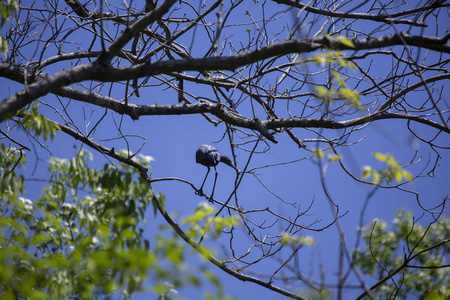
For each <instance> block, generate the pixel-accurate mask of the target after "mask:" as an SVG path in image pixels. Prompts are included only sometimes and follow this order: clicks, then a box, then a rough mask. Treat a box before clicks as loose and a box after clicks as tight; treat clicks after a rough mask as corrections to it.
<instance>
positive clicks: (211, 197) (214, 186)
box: [209, 166, 218, 202]
mask: <svg viewBox="0 0 450 300" xmlns="http://www.w3.org/2000/svg"><path fill="white" fill-rule="evenodd" d="M214 171H216V176H215V177H214V184H213V189H212V193H211V196H210V197H209V202H213V196H214V190H215V189H216V181H217V175H218V173H217V169H216V166H214Z"/></svg>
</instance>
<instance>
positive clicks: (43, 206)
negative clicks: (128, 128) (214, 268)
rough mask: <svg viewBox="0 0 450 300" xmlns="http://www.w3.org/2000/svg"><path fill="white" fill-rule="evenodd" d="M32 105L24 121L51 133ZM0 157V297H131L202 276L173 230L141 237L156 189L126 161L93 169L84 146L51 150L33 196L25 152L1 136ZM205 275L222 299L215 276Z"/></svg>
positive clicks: (164, 291) (170, 289)
mask: <svg viewBox="0 0 450 300" xmlns="http://www.w3.org/2000/svg"><path fill="white" fill-rule="evenodd" d="M30 110H31V112H30V113H29V114H27V115H25V117H24V119H26V121H25V120H24V122H23V124H24V126H25V127H27V128H28V129H30V130H32V131H34V132H36V133H37V134H39V135H41V136H43V137H44V139H47V138H48V137H53V136H54V130H55V128H54V127H52V125H51V124H41V123H40V122H41V121H42V122H44V123H45V120H46V119H45V118H44V119H42V115H40V114H39V113H37V111H34V107H32V108H31V109H30ZM30 120H34V121H30ZM0 159H1V164H0V187H1V188H0V200H1V202H0V205H1V206H0V296H1V297H3V298H15V297H19V298H27V299H42V298H53V297H54V298H55V299H63V298H72V297H79V298H83V299H87V298H97V297H98V296H100V295H105V296H107V297H109V296H112V295H117V294H118V295H120V296H121V297H124V298H128V297H131V296H132V295H133V294H134V293H135V292H137V291H145V290H148V289H151V290H152V291H153V292H155V293H158V294H160V295H162V296H164V297H170V296H171V295H173V294H176V290H177V289H178V288H179V287H181V286H183V285H186V284H187V285H194V286H198V285H200V284H201V283H202V279H201V276H200V274H201V273H198V272H194V271H193V270H192V269H186V256H187V254H188V253H187V251H186V249H185V245H184V243H182V242H181V241H180V239H179V238H178V237H177V236H176V235H173V234H172V235H167V234H166V233H165V232H164V230H161V231H158V232H157V233H156V234H155V241H154V243H151V241H149V240H148V239H146V238H144V237H143V232H144V228H143V225H144V224H145V222H146V218H145V216H146V212H147V208H148V205H149V203H150V201H151V200H152V198H153V197H154V195H153V194H151V193H150V192H149V191H150V189H149V188H148V184H147V182H146V181H144V180H143V179H142V178H141V177H137V173H136V171H135V170H134V169H133V168H132V167H130V166H129V165H126V164H122V163H120V164H116V165H114V164H105V166H104V167H103V169H101V170H96V169H93V168H90V167H89V164H88V163H89V160H92V159H93V155H92V154H91V153H89V152H87V151H84V150H80V151H79V152H78V153H77V154H76V156H75V157H74V158H72V159H58V158H56V157H51V158H50V160H49V162H48V165H49V167H48V172H49V179H48V183H47V185H46V186H45V188H44V190H43V192H42V196H40V197H38V198H36V199H34V200H30V199H27V198H26V197H24V194H25V193H26V188H25V180H24V177H23V176H22V175H20V172H21V169H22V168H23V167H25V165H26V159H25V155H24V153H22V151H19V150H17V149H14V148H8V147H7V146H5V144H3V143H1V144H0ZM136 160H137V161H138V162H141V163H144V164H146V163H148V162H150V161H151V159H150V158H149V157H144V156H143V157H141V156H137V157H136ZM33 195H35V193H33ZM203 275H204V276H205V277H204V278H205V279H206V280H207V281H210V282H213V283H214V285H216V287H217V289H218V291H219V295H218V297H219V298H221V299H222V298H223V299H224V298H225V296H224V294H223V291H222V290H221V285H220V284H219V283H218V281H217V279H216V278H215V277H214V276H213V275H211V274H210V273H209V272H206V273H205V272H203ZM149 279H150V280H151V282H150V283H149V282H148V281H149ZM169 282H170V283H169ZM208 293H209V294H208V295H212V294H211V293H210V292H208Z"/></svg>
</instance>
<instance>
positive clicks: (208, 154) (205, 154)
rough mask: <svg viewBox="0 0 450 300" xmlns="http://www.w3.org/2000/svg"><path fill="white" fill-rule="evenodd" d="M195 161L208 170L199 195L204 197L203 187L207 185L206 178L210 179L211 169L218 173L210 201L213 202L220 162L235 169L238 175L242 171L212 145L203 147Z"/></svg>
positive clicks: (196, 154)
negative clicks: (217, 167)
mask: <svg viewBox="0 0 450 300" xmlns="http://www.w3.org/2000/svg"><path fill="white" fill-rule="evenodd" d="M195 161H196V162H197V163H198V164H201V165H203V166H205V167H207V168H208V171H207V172H206V176H205V179H204V180H203V183H202V186H201V187H200V189H199V190H198V191H197V192H196V194H197V195H203V185H204V184H205V181H206V178H208V174H209V171H210V170H211V167H213V168H214V171H215V172H216V175H215V178H214V185H213V189H212V193H211V196H210V197H209V201H212V198H213V196H214V189H215V187H216V181H217V175H218V173H217V169H216V166H217V165H218V164H219V162H222V163H224V164H226V165H228V166H230V167H232V168H233V169H235V170H236V171H237V172H238V173H241V171H239V170H238V168H236V167H235V166H234V165H233V163H232V162H231V159H230V158H229V157H228V156H226V155H221V154H220V153H219V151H218V150H217V149H216V148H215V147H213V146H211V145H206V144H205V145H201V146H200V147H199V148H198V149H197V152H196V153H195Z"/></svg>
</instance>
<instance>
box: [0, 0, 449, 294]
mask: <svg viewBox="0 0 450 300" xmlns="http://www.w3.org/2000/svg"><path fill="white" fill-rule="evenodd" d="M249 3H250V1H249ZM251 3H252V4H251V5H252V7H250V6H249V9H250V10H251V12H252V14H253V17H255V18H258V13H259V12H258V10H257V9H255V6H254V4H253V2H251ZM249 5H250V4H249ZM271 5H274V7H276V6H275V4H271ZM233 17H235V18H238V17H239V16H233ZM241 18H243V16H241ZM246 20H247V19H246ZM210 21H214V20H210ZM446 22H447V24H448V20H447V21H446ZM228 30H229V31H228V33H229V32H231V31H232V30H234V35H233V37H232V38H233V39H235V40H238V39H241V38H242V39H243V40H244V42H245V33H244V34H242V33H239V31H237V30H236V29H234V28H230V29H228ZM239 30H241V31H243V30H244V29H242V28H239ZM78 38H80V41H81V40H82V37H78ZM198 40H201V38H199V39H198ZM181 41H183V40H181ZM181 41H180V42H181ZM185 42H186V41H185ZM186 43H187V44H188V45H189V42H186ZM203 48H204V46H203V45H202V44H201V43H197V44H196V45H195V46H194V50H193V51H194V54H195V53H197V52H198V53H203V52H204V49H203ZM202 50H203V52H202ZM431 55H434V54H431ZM388 67H390V64H388ZM385 69H386V66H384V65H374V66H373V69H372V72H383V71H385ZM47 71H48V72H50V73H51V72H54V71H55V69H48V70H47ZM318 80H319V79H318ZM155 83H156V81H155ZM1 85H2V87H4V88H2V89H1V90H0V96H1V98H2V99H3V98H5V97H6V96H8V95H9V94H11V93H14V91H16V90H17V85H15V84H13V83H11V82H8V81H5V80H4V79H2V84H1ZM447 89H448V87H447ZM185 90H186V91H191V92H192V93H202V94H203V95H205V96H206V97H211V98H214V95H213V93H212V91H211V90H210V89H205V88H203V87H200V86H197V85H195V84H188V83H185ZM105 91H106V89H105ZM447 92H448V91H447ZM140 93H141V97H140V98H139V99H136V98H135V99H131V100H130V102H133V103H136V104H153V103H158V104H175V103H177V94H176V93H175V92H173V91H171V90H163V89H162V88H161V87H153V88H144V89H141V90H140ZM122 95H123V93H119V92H118V93H117V96H116V97H117V98H119V99H120V98H122ZM113 96H114V95H113ZM410 97H417V101H421V97H423V94H422V93H417V94H414V95H411V96H410ZM45 99H46V101H47V100H48V102H49V103H51V104H52V105H55V106H58V105H59V103H58V101H57V100H56V99H55V98H54V97H53V96H49V97H46V98H45ZM62 101H63V102H65V101H68V100H67V99H62ZM414 101H415V100H414ZM244 105H245V104H244ZM41 109H42V112H44V113H47V116H48V118H50V119H52V120H56V121H61V119H60V118H59V117H58V116H57V115H56V114H54V112H53V111H52V110H51V109H48V108H45V107H42V106H41ZM70 109H71V111H72V113H71V116H72V117H73V119H74V121H75V122H78V125H79V126H81V127H83V125H82V124H84V120H85V118H87V119H90V124H89V125H88V128H91V127H92V125H93V124H95V123H96V121H97V120H98V119H99V118H100V117H101V116H102V115H103V113H104V109H101V108H98V107H95V106H93V105H86V108H85V109H84V110H83V109H82V105H80V104H79V103H75V101H72V103H71V105H70ZM250 109H251V108H250V105H248V103H247V107H245V108H244V109H243V110H242V111H241V113H243V114H245V113H247V116H248V117H251V110H250ZM121 118H122V117H121V116H119V115H117V114H113V113H112V112H108V115H107V117H106V118H105V119H104V120H103V121H102V124H101V125H100V126H99V127H98V129H97V130H96V132H95V138H96V139H97V141H99V140H100V141H101V143H102V144H103V145H105V146H106V147H110V148H112V147H114V148H115V149H124V148H125V147H126V144H125V143H124V142H123V140H119V139H116V138H117V137H118V133H117V129H116V125H115V123H116V124H118V123H120V122H121ZM114 120H115V122H114ZM3 126H4V124H0V127H1V128H2V130H3V129H4V128H3ZM413 127H414V128H417V130H418V131H420V133H421V134H422V135H425V136H429V137H431V136H433V134H434V133H435V131H434V130H431V129H427V128H424V127H423V126H418V125H417V124H413ZM88 131H89V129H88ZM121 131H122V132H123V133H124V134H127V135H129V136H128V137H127V141H128V142H129V146H130V149H132V150H133V151H136V150H137V149H139V148H140V147H141V145H142V143H143V142H144V141H143V139H142V138H140V137H144V138H145V139H146V141H145V145H144V146H143V148H142V150H141V152H140V153H142V154H145V155H150V156H152V157H153V158H154V159H155V160H154V161H153V162H152V170H151V171H152V178H153V179H156V178H165V177H177V178H181V179H184V180H187V181H190V182H192V183H193V184H195V186H196V187H197V188H198V187H200V185H201V183H202V181H203V178H204V176H205V173H206V168H205V167H203V166H201V165H198V164H196V163H195V151H196V150H197V148H198V147H199V146H200V145H202V144H211V145H214V146H215V147H216V148H217V149H218V150H219V151H220V152H221V153H222V154H226V155H230V154H231V150H230V146H229V143H228V137H227V136H225V138H224V134H225V131H226V128H225V125H224V124H223V123H221V124H220V125H218V126H217V127H215V126H214V125H212V124H211V123H209V122H208V121H207V120H206V119H205V118H204V117H203V116H201V115H186V116H184V115H181V116H148V117H146V116H144V117H141V118H140V119H139V120H138V121H133V120H131V119H130V118H129V117H126V116H125V117H123V120H122V123H121ZM294 132H295V133H296V134H297V136H298V137H299V138H315V137H316V136H315V135H314V134H312V133H311V132H308V131H306V130H303V129H295V130H294ZM340 133H341V132H338V133H336V134H335V136H337V135H339V134H340ZM14 134H15V136H14V137H15V138H16V139H17V140H18V141H20V142H21V143H24V144H26V145H30V144H31V143H32V141H31V140H30V139H29V138H27V137H26V136H25V135H24V134H23V133H21V132H19V131H16V132H15V133H14ZM134 135H135V136H134ZM138 136H140V137H138ZM331 136H333V135H331ZM275 138H276V139H277V141H278V144H273V143H271V142H267V143H268V144H269V146H270V149H269V150H268V151H267V153H264V154H255V155H254V156H253V157H252V159H251V161H250V162H249V166H248V169H250V170H251V169H254V168H258V167H262V166H266V165H274V166H272V167H267V168H263V169H258V170H257V171H255V172H257V173H258V174H260V175H258V176H259V179H260V180H261V181H262V182H263V183H264V184H265V185H266V186H267V187H268V188H269V189H270V190H271V191H272V192H273V193H275V194H276V195H278V196H279V197H281V198H282V199H283V200H285V201H287V202H295V203H297V205H299V207H300V210H304V209H306V208H307V207H308V206H309V205H310V204H311V202H312V201H313V202H314V203H313V205H312V206H311V209H310V210H309V212H308V216H304V217H302V219H301V222H300V223H303V224H305V225H308V224H310V223H312V222H313V221H315V220H320V223H318V224H317V225H314V226H313V227H320V226H323V225H325V224H327V223H328V222H330V221H331V220H332V219H333V217H332V213H331V210H330V206H329V203H328V201H327V200H326V197H325V195H324V192H323V189H322V186H321V181H320V176H319V169H318V166H317V164H316V161H315V160H314V159H311V156H312V154H311V152H308V151H305V150H304V149H299V148H298V147H297V146H296V144H294V143H293V142H292V141H291V140H290V139H289V137H288V136H287V135H286V134H285V133H283V134H282V135H279V136H275ZM107 139H111V140H107ZM359 139H362V141H361V142H359V143H358V144H356V145H354V146H351V147H347V148H340V149H339V151H340V154H341V155H342V158H343V162H344V164H345V165H346V167H348V169H349V170H350V171H351V172H353V173H354V174H355V175H357V176H360V175H361V173H362V167H363V166H364V165H370V166H372V167H374V168H381V167H382V164H381V163H380V162H378V161H377V160H376V159H374V158H373V156H372V154H371V153H372V152H374V151H375V152H382V153H390V154H393V155H394V156H395V157H396V158H397V159H398V161H399V163H400V164H401V165H404V164H407V163H409V162H410V160H411V159H413V158H414V156H415V153H416V150H418V151H420V152H419V153H420V154H419V155H420V159H419V157H416V158H415V159H414V161H418V162H417V164H414V165H411V166H410V167H408V168H407V170H408V171H410V172H411V173H412V174H413V175H415V174H418V173H419V172H420V170H422V169H423V168H424V167H425V166H426V164H427V162H428V161H429V163H430V164H433V163H434V158H435V153H434V152H433V151H432V150H431V149H430V148H429V147H428V146H426V145H425V144H423V143H421V142H420V141H419V140H418V139H416V138H415V137H413V135H412V134H411V133H409V132H408V131H407V129H406V122H405V121H393V120H386V121H381V122H376V123H373V124H370V125H369V126H368V127H367V128H366V129H364V130H362V131H359V132H356V133H355V134H354V136H353V137H352V139H351V141H352V142H355V141H357V140H359ZM440 139H441V142H443V143H444V144H445V142H447V146H448V136H443V137H441V138H440ZM102 140H103V141H102ZM236 142H237V143H239V142H240V141H239V140H238V139H236ZM253 145H254V144H248V145H245V146H244V147H245V148H246V149H252V147H253ZM35 147H36V148H35V150H34V149H33V151H32V152H31V153H28V161H29V163H28V165H27V170H26V173H25V176H26V178H36V177H37V178H44V177H45V168H46V164H45V161H46V160H48V158H49V157H50V154H49V152H48V151H47V150H45V149H43V148H41V147H39V146H38V145H36V144H35ZM307 147H308V149H313V148H315V147H316V145H315V144H314V143H309V144H307ZM319 147H320V148H323V147H325V145H319ZM264 148H265V145H264V144H263V143H261V144H260V146H259V147H258V150H259V151H262V150H263V149H264ZM48 149H49V150H50V151H51V152H52V154H54V155H55V156H57V157H64V158H71V157H73V155H75V154H76V152H77V151H78V150H79V149H80V143H79V142H77V141H75V140H74V139H73V138H71V137H69V136H65V135H64V134H63V133H58V135H57V137H56V139H55V140H54V141H53V142H51V143H49V144H48ZM89 151H91V152H92V153H93V154H94V156H95V159H94V161H93V166H96V167H101V166H102V165H103V164H104V163H105V162H107V160H106V159H105V158H104V157H103V156H102V155H101V154H99V153H97V152H95V151H94V150H92V149H89ZM35 154H37V156H36V155H35ZM440 154H441V156H442V159H441V160H440V162H439V164H440V167H439V169H438V171H439V172H438V173H437V174H435V176H434V177H429V176H426V174H423V178H418V179H417V180H415V181H414V182H413V183H408V184H406V185H405V186H404V187H405V189H408V190H412V191H415V192H418V193H420V195H421V196H420V197H421V198H420V199H421V201H422V204H423V205H426V206H428V207H432V206H434V205H435V204H437V203H439V202H440V201H441V200H442V198H443V197H445V196H447V195H448V192H449V188H448V183H449V180H448V178H449V175H450V172H449V170H450V153H449V152H448V150H442V151H440ZM236 156H237V161H238V167H239V168H240V169H243V168H244V166H245V164H246V163H247V161H248V158H249V152H246V151H243V150H240V149H236ZM300 159H303V160H300ZM293 160H299V161H298V162H296V163H292V164H283V165H277V164H282V163H285V162H289V161H293ZM35 163H36V165H35ZM35 166H36V168H35ZM218 172H219V177H218V182H217V187H216V190H215V193H214V196H215V198H217V199H218V200H219V201H225V200H226V199H228V197H229V195H230V194H231V193H232V191H233V188H234V182H235V175H236V173H235V172H234V170H233V169H231V168H229V167H228V166H225V165H219V166H218ZM212 182H213V173H210V177H209V179H208V180H207V182H206V184H205V187H204V191H205V193H209V192H210V191H211V188H212ZM326 185H327V188H328V189H329V193H330V195H331V197H332V199H333V201H334V202H335V203H337V204H338V205H339V207H340V212H341V213H342V214H343V213H345V212H348V213H346V215H345V216H344V217H343V218H342V219H341V224H342V226H343V228H344V231H345V232H346V239H347V244H348V246H349V248H350V250H353V246H354V242H355V234H356V232H357V227H358V225H359V222H360V216H361V209H362V207H363V204H364V201H365V199H366V197H367V195H368V193H369V192H370V191H371V190H372V189H373V187H372V186H369V185H363V184H360V183H357V182H355V181H354V180H353V179H352V178H350V177H349V176H348V175H347V174H345V172H343V171H342V169H341V168H340V167H339V165H338V164H337V163H332V164H330V165H329V166H328V168H327V171H326ZM39 186H40V185H39V183H36V182H30V183H29V187H30V188H29V189H28V190H27V196H28V197H29V198H30V199H33V197H36V195H38V194H39V191H40V190H39ZM34 187H35V188H34ZM153 188H154V190H155V192H157V193H158V192H161V193H163V194H164V195H165V196H166V205H167V210H168V211H169V212H172V213H173V214H174V215H175V212H176V215H177V216H178V220H179V219H180V218H182V217H184V216H188V215H189V214H192V213H193V211H194V210H195V208H196V207H197V205H198V204H199V202H201V201H206V200H205V199H204V198H201V197H199V196H197V195H195V193H194V190H193V189H192V188H191V187H190V186H189V185H188V184H185V183H182V182H178V181H163V182H156V183H154V184H153ZM237 195H238V198H239V205H240V206H243V207H244V209H246V210H249V209H264V208H266V207H270V209H271V210H272V211H274V212H276V213H279V214H281V215H283V216H290V217H291V218H292V217H295V215H296V212H297V211H296V209H293V208H292V206H290V205H287V204H285V203H283V202H282V201H281V200H280V199H278V198H276V197H274V196H273V195H272V194H271V193H269V192H268V191H267V189H266V188H264V187H263V186H262V184H261V183H260V182H259V181H258V180H256V178H255V177H254V176H253V175H251V174H245V175H244V178H243V180H242V182H241V185H240V188H239V189H238V192H237ZM231 203H233V204H234V200H232V202H231ZM215 207H216V208H217V209H219V206H218V205H217V204H215ZM398 209H407V210H410V211H412V212H413V213H414V215H415V217H420V216H421V215H422V213H423V211H422V210H421V209H420V207H419V205H418V203H417V201H416V197H415V195H414V194H412V193H408V192H401V191H398V190H393V189H380V190H379V191H377V193H376V194H375V195H374V197H373V198H372V199H371V200H370V202H369V204H368V206H367V209H366V211H365V214H364V218H363V221H364V222H363V223H364V225H367V224H368V223H369V222H370V221H371V220H372V219H374V218H380V219H385V220H388V221H391V220H392V218H393V217H394V216H395V213H396V211H397V210H398ZM222 214H223V215H227V213H226V212H223V213H222ZM251 217H252V218H254V220H255V222H261V221H262V220H267V222H268V223H271V222H273V221H274V220H275V219H274V218H273V217H271V216H270V215H268V214H265V213H260V214H255V215H252V216H251ZM147 219H148V225H147V229H148V230H147V231H146V234H147V235H148V237H149V238H150V239H151V237H152V234H153V232H154V229H155V225H156V224H158V223H159V222H161V221H162V218H161V217H160V216H158V217H157V218H156V221H157V222H155V221H154V217H153V211H152V210H149V212H148V216H147ZM428 219H429V217H428V216H425V217H424V220H428ZM280 228H281V227H278V226H277V225H276V226H274V227H272V228H270V229H268V230H267V232H266V233H268V234H275V233H276V232H277V231H279V230H280ZM238 231H239V232H240V234H238V235H237V237H236V240H235V241H234V245H235V247H236V249H238V250H239V252H240V253H241V254H242V253H245V252H246V251H247V249H248V248H249V247H250V246H251V245H252V241H251V240H250V239H248V238H247V237H246V234H247V233H246V231H245V229H241V230H238ZM261 234H265V232H264V231H261ZM299 235H300V236H301V235H306V236H312V237H313V238H314V239H315V240H316V244H315V245H314V246H312V247H307V246H305V247H304V248H303V249H301V251H300V254H299V263H300V265H301V269H302V272H303V274H304V275H306V276H310V277H312V278H315V279H319V278H320V268H321V267H322V266H324V267H325V274H326V281H328V282H332V283H335V282H336V280H337V279H336V272H337V268H338V243H339V236H338V234H337V231H336V229H335V227H331V228H329V229H327V230H325V231H323V232H311V231H306V230H305V231H301V232H300V233H299ZM205 244H206V245H208V246H210V247H215V246H216V244H215V242H210V240H208V239H207V240H206V241H205ZM223 244H224V246H225V247H227V246H228V244H227V240H224V241H223ZM258 253H259V252H258V251H255V253H254V255H255V256H256V255H258ZM252 255H253V252H252ZM252 255H251V256H252ZM218 257H220V254H219V255H218ZM198 261H199V259H198V257H196V256H194V257H193V258H192V261H191V262H192V263H198ZM278 266H279V264H277V263H275V262H274V261H271V260H270V259H269V260H267V261H266V262H265V263H263V264H261V266H259V267H256V268H250V269H249V271H253V272H257V273H258V272H265V273H269V274H270V273H271V272H272V271H274V270H276V269H277V268H278ZM209 267H210V269H211V270H214V271H216V273H217V274H218V275H219V276H220V278H221V279H222V282H223V284H224V287H225V289H226V294H228V295H230V296H235V297H239V298H241V299H283V298H284V297H283V296H281V295H276V294H274V293H273V292H271V291H269V290H267V289H265V288H263V287H260V286H257V285H255V284H253V283H243V282H240V281H239V280H237V279H235V278H233V277H231V276H230V275H228V274H225V273H223V272H222V271H220V270H219V269H218V268H216V267H215V266H213V265H212V264H211V265H209ZM369 283H370V282H369ZM278 284H279V282H278ZM359 293H360V291H358V292H356V294H359ZM179 296H180V297H185V298H188V299H198V298H199V297H200V294H199V290H198V289H194V288H188V289H182V290H180V294H179ZM136 299H148V295H139V296H138V297H136Z"/></svg>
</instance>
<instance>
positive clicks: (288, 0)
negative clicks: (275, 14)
mask: <svg viewBox="0 0 450 300" xmlns="http://www.w3.org/2000/svg"><path fill="white" fill-rule="evenodd" d="M273 1H274V2H276V3H278V4H286V5H289V6H291V7H296V8H299V9H302V10H305V11H307V12H310V13H313V14H318V15H324V16H329V17H334V18H341V19H363V20H371V21H377V22H383V23H387V24H408V25H411V26H418V27H427V25H426V24H423V23H421V22H415V21H411V20H407V19H394V17H398V16H402V15H409V14H413V13H416V12H419V11H425V10H429V9H435V8H439V7H444V6H445V5H443V3H444V2H445V1H442V0H441V1H434V2H433V3H432V4H430V5H426V6H423V7H420V8H416V9H411V10H406V11H403V12H399V13H395V14H390V15H385V14H367V13H351V12H338V11H331V10H325V9H320V8H316V7H314V6H310V5H307V4H303V3H301V2H299V1H295V0H273Z"/></svg>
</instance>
